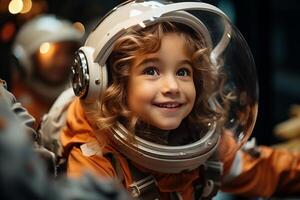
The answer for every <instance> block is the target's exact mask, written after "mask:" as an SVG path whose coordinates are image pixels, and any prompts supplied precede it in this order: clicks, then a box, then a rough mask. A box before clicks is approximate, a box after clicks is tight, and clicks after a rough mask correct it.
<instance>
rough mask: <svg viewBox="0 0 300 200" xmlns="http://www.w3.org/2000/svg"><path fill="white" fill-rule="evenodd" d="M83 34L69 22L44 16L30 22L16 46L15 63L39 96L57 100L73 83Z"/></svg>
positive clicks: (14, 48)
mask: <svg viewBox="0 0 300 200" xmlns="http://www.w3.org/2000/svg"><path fill="white" fill-rule="evenodd" d="M82 36H83V33H82V32H81V31H79V30H78V29H76V28H75V27H74V26H73V25H72V23H71V22H70V21H68V20H66V19H61V18H59V17H57V16H55V15H52V14H42V15H38V16H36V17H34V18H33V19H31V20H29V21H28V22H26V23H25V24H24V25H22V27H21V28H20V30H19V31H18V33H17V35H16V38H15V40H14V43H13V45H12V54H13V57H14V61H16V62H15V63H16V64H17V67H18V68H19V69H18V70H19V72H21V74H22V78H25V80H26V82H27V83H28V85H30V87H32V88H33V89H34V90H36V92H38V93H39V94H41V95H43V96H46V97H50V98H55V97H57V95H58V94H59V93H60V92H62V90H63V89H65V88H66V84H67V83H68V82H69V80H70V79H69V77H70V71H71V70H70V67H71V65H72V62H73V59H74V52H75V51H76V49H77V48H78V47H79V46H80V44H81V39H82Z"/></svg>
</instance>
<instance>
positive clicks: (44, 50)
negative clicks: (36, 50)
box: [40, 42, 51, 54]
mask: <svg viewBox="0 0 300 200" xmlns="http://www.w3.org/2000/svg"><path fill="white" fill-rule="evenodd" d="M50 46H51V45H50V43H49V42H44V43H43V44H41V46H40V53H41V54H46V53H48V52H49V50H50Z"/></svg>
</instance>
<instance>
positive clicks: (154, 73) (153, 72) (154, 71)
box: [143, 67, 159, 76]
mask: <svg viewBox="0 0 300 200" xmlns="http://www.w3.org/2000/svg"><path fill="white" fill-rule="evenodd" d="M143 74H145V75H148V76H158V75H159V72H158V69H156V68H155V67H148V68H146V69H145V70H144V71H143Z"/></svg>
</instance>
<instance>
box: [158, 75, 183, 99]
mask: <svg viewBox="0 0 300 200" xmlns="http://www.w3.org/2000/svg"><path fill="white" fill-rule="evenodd" d="M161 91H162V93H163V94H169V95H175V94H178V93H179V84H178V80H177V79H176V77H175V76H173V75H169V76H166V77H164V79H163V83H162V89H161Z"/></svg>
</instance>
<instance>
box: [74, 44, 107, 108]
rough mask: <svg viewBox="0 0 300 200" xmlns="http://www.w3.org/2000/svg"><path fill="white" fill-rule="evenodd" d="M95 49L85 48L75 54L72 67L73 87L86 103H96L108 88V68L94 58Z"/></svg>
mask: <svg viewBox="0 0 300 200" xmlns="http://www.w3.org/2000/svg"><path fill="white" fill-rule="evenodd" d="M93 53H94V49H93V48H92V47H87V46H83V47H81V48H80V49H79V50H78V51H77V52H76V53H75V59H74V62H73V66H72V87H73V90H74V93H75V95H76V96H79V97H80V98H81V99H82V100H83V101H84V102H85V103H87V104H90V103H93V102H95V101H96V100H97V99H98V98H99V96H100V95H101V93H102V92H103V91H104V90H105V89H106V87H107V69H106V66H105V65H104V66H100V65H99V64H98V63H97V62H95V61H94V58H93Z"/></svg>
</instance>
